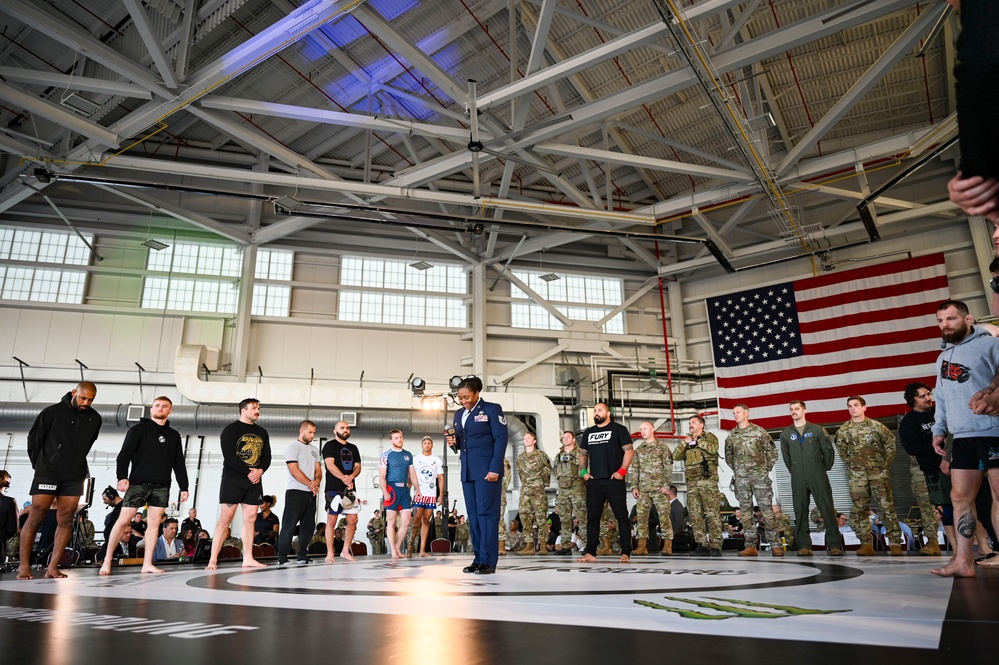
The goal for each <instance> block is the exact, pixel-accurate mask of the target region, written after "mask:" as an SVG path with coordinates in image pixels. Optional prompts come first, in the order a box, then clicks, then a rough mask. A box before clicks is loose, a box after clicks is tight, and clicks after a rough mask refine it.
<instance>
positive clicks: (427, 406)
mask: <svg viewBox="0 0 999 665" xmlns="http://www.w3.org/2000/svg"><path fill="white" fill-rule="evenodd" d="M420 406H421V407H422V408H423V410H424V411H441V410H443V409H444V408H446V407H447V403H446V402H445V401H444V399H443V398H441V397H438V396H437V395H425V396H424V397H421V398H420Z"/></svg>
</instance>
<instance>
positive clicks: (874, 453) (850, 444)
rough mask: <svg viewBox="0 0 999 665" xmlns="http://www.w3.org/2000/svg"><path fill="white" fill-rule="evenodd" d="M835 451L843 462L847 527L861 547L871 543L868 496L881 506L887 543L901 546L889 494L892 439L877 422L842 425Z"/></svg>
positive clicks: (900, 537) (893, 454)
mask: <svg viewBox="0 0 999 665" xmlns="http://www.w3.org/2000/svg"><path fill="white" fill-rule="evenodd" d="M833 445H834V446H835V447H836V452H837V453H839V456H840V458H841V459H842V460H843V461H844V462H846V466H847V473H848V476H849V479H850V498H851V499H853V508H852V509H851V510H850V526H851V527H853V531H854V533H856V534H857V537H858V538H860V542H861V544H871V543H872V541H873V537H872V536H871V520H870V509H871V496H872V495H873V496H874V498H875V499H877V501H878V504H880V505H881V512H882V516H883V518H884V525H885V528H886V529H887V535H888V540H889V542H890V543H892V544H895V545H899V544H901V543H902V529H901V528H900V527H899V525H898V517H897V516H896V515H895V501H894V499H893V498H892V493H891V471H890V469H891V463H892V461H893V460H894V459H895V437H894V436H892V433H891V432H890V431H889V430H888V428H887V427H885V426H884V425H882V424H881V423H879V422H878V421H877V420H872V419H870V418H865V419H864V421H863V422H859V423H855V422H853V420H848V421H846V422H845V423H843V425H842V427H840V428H839V431H838V432H836V438H835V440H834V441H833Z"/></svg>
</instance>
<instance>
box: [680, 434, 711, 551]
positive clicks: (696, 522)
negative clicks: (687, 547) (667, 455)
mask: <svg viewBox="0 0 999 665" xmlns="http://www.w3.org/2000/svg"><path fill="white" fill-rule="evenodd" d="M695 443H696V445H687V444H681V445H679V446H677V447H676V450H674V451H673V461H674V462H683V464H684V467H685V468H686V474H687V512H688V513H689V515H690V524H691V526H693V528H694V540H696V541H697V543H698V544H699V545H703V546H704V547H709V548H710V549H716V550H721V546H722V535H721V513H720V511H719V506H720V505H721V497H720V496H719V495H720V494H721V492H720V491H719V489H718V437H716V436H715V435H714V434H712V433H711V432H704V433H703V434H701V436H699V437H698V438H697V441H696V442H695ZM702 462H705V463H706V466H707V474H706V475H705V474H704V470H703V469H702V465H701V463H702ZM666 514H667V515H669V513H666ZM705 520H707V534H705V530H704V522H705ZM709 539H710V543H709Z"/></svg>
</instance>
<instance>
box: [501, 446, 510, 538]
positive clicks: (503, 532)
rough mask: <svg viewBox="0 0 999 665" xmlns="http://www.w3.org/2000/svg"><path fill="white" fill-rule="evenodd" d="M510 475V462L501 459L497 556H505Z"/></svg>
mask: <svg viewBox="0 0 999 665" xmlns="http://www.w3.org/2000/svg"><path fill="white" fill-rule="evenodd" d="M511 475H512V471H511V467H510V460H508V459H507V458H506V457H504V458H503V479H502V482H503V492H502V493H501V494H500V519H499V555H500V556H506V493H507V492H508V491H510V478H511Z"/></svg>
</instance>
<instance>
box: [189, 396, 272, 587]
mask: <svg viewBox="0 0 999 665" xmlns="http://www.w3.org/2000/svg"><path fill="white" fill-rule="evenodd" d="M259 418H260V401H259V400H257V399H254V398H252V397H248V398H247V399H244V400H243V401H242V402H240V403H239V420H237V421H236V422H234V423H230V424H229V425H227V426H226V428H225V429H224V430H222V434H221V436H220V437H219V439H220V442H221V444H222V483H221V485H220V487H219V503H221V504H222V507H221V511H220V514H219V521H218V523H217V524H216V525H215V536H214V537H213V538H212V555H211V558H210V559H209V560H208V565H207V566H205V570H218V567H219V551H220V550H221V549H222V543H223V541H225V531H226V529H228V528H229V525H230V524H231V523H232V519H233V517H235V516H236V506H237V505H238V506H240V510H241V511H242V520H243V524H242V530H241V534H240V535H241V536H242V540H243V568H266V567H267V566H266V564H263V563H260V562H259V561H257V560H256V559H254V558H253V527H254V522H256V519H257V507H258V506H260V505H261V504H262V503H263V501H264V487H263V484H262V483H261V482H260V479H261V477H262V476H263V475H264V471H266V470H267V468H268V467H269V466H270V465H271V442H270V438H269V437H268V436H267V430H265V429H264V428H263V427H261V426H260V425H257V420H258V419H259Z"/></svg>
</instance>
